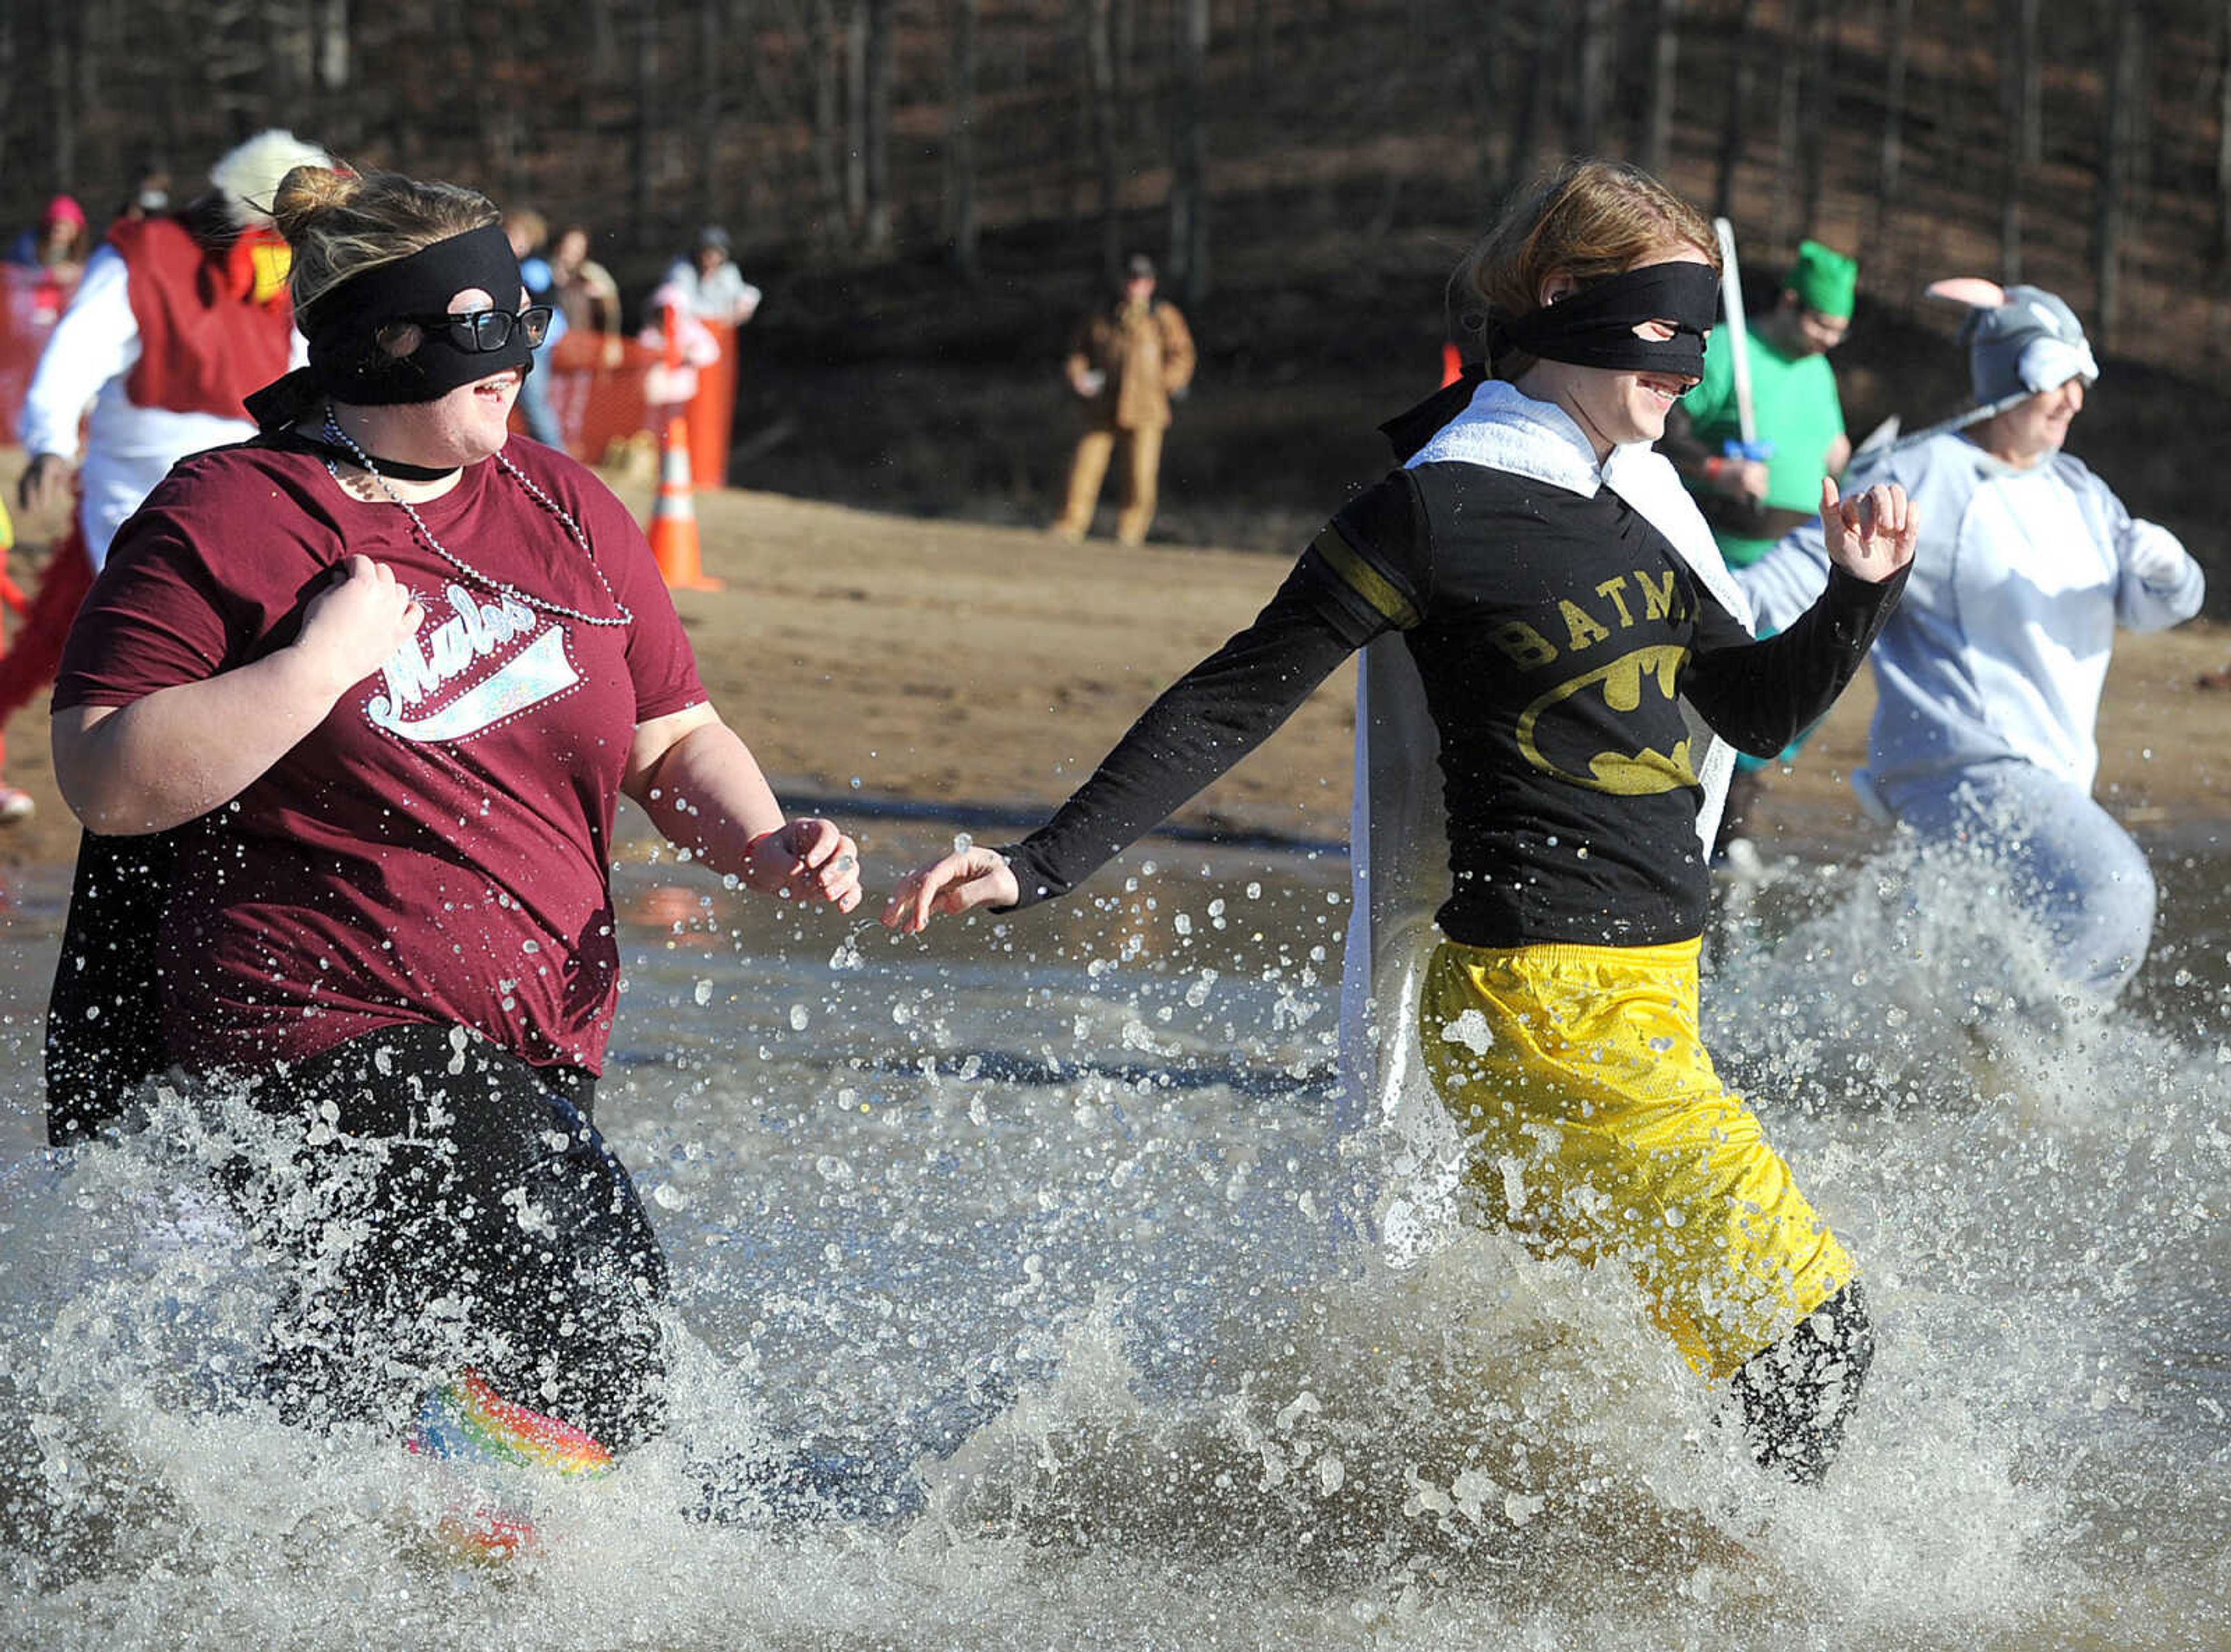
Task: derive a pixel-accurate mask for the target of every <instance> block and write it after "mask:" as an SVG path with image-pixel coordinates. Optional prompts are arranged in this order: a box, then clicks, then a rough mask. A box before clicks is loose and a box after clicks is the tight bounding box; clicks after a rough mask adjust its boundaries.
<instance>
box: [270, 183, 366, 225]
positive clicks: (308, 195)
mask: <svg viewBox="0 0 2231 1652" xmlns="http://www.w3.org/2000/svg"><path fill="white" fill-rule="evenodd" d="M363 187H364V180H363V179H362V178H361V177H358V176H357V175H356V174H355V173H354V172H350V171H341V170H340V169H339V168H336V167H331V166H297V167H294V168H293V169H292V170H290V171H288V174H287V176H286V177H282V178H281V179H280V180H279V187H278V188H277V189H276V190H274V191H273V192H272V196H271V221H272V223H274V224H275V225H277V226H278V229H279V233H280V234H281V235H282V236H285V237H286V238H287V239H288V242H294V241H296V240H298V239H300V237H301V232H302V231H303V230H304V229H307V227H308V226H309V225H310V224H312V223H315V222H316V220H317V219H318V218H319V217H320V216H323V215H324V214H326V213H327V212H331V211H333V210H334V209H335V208H337V207H343V206H346V205H347V204H348V203H350V202H351V201H352V200H354V199H355V198H356V196H357V192H358V191H359V190H361V189H363Z"/></svg>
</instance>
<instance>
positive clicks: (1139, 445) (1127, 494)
mask: <svg viewBox="0 0 2231 1652" xmlns="http://www.w3.org/2000/svg"><path fill="white" fill-rule="evenodd" d="M1117 442H1122V444H1123V450H1124V458H1125V465H1124V477H1123V504H1122V509H1121V510H1119V511H1118V512H1117V513H1116V516H1115V537H1116V538H1117V539H1120V540H1122V542H1123V543H1124V544H1125V545H1144V544H1145V543H1146V542H1147V528H1148V525H1149V524H1150V523H1152V522H1153V521H1154V489H1155V484H1156V481H1157V479H1158V477H1159V475H1160V474H1161V468H1162V431H1161V426H1160V425H1155V426H1154V427H1153V428H1151V429H1138V430H1115V429H1108V430H1100V429H1094V430H1087V431H1086V432H1085V433H1084V435H1083V437H1081V438H1080V439H1079V440H1078V442H1077V456H1076V457H1075V458H1074V459H1073V460H1071V461H1070V467H1069V501H1068V503H1067V504H1066V505H1065V506H1064V507H1063V508H1062V513H1061V519H1060V520H1059V521H1057V522H1056V523H1055V524H1054V532H1057V533H1066V534H1068V535H1069V536H1070V537H1071V538H1072V539H1083V537H1084V536H1085V534H1086V533H1087V532H1090V530H1091V527H1092V512H1093V508H1094V507H1096V506H1097V505H1098V504H1099V503H1100V484H1101V483H1102V482H1103V481H1105V480H1106V479H1107V475H1108V461H1109V459H1110V458H1111V457H1113V456H1114V455H1115V444H1116V443H1117Z"/></svg>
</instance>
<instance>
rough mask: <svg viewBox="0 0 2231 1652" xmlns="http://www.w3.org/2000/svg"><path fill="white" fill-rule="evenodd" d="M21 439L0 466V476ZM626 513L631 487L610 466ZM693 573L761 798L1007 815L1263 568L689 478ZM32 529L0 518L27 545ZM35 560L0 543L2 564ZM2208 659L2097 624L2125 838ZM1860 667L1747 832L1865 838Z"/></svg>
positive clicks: (42, 776) (37, 740)
mask: <svg viewBox="0 0 2231 1652" xmlns="http://www.w3.org/2000/svg"><path fill="white" fill-rule="evenodd" d="M21 462H22V461H21V455H15V454H10V455H7V456H6V461H5V462H0V476H4V477H5V478H6V479H7V480H8V482H9V485H10V493H12V492H13V487H12V478H13V474H14V473H15V471H16V469H18V468H20V465H21ZM618 489H619V491H620V493H621V494H622V496H623V497H624V498H625V499H627V500H628V501H629V503H630V505H631V506H633V507H636V508H637V510H638V512H641V511H643V510H644V509H645V508H647V507H648V504H649V496H648V491H647V489H646V488H645V487H643V485H642V484H641V483H639V482H631V481H626V480H620V481H618ZM697 512H698V519H699V523H700V529H701V534H702V540H703V546H704V549H703V559H704V565H705V569H706V571H707V572H708V574H710V575H712V576H714V577H715V578H719V579H721V580H723V581H724V582H725V586H724V588H723V589H721V590H717V591H682V592H679V593H677V597H676V605H677V607H678V608H679V609H680V610H681V613H682V619H683V621H684V623H686V624H687V626H688V628H689V635H690V636H691V638H692V640H693V641H694V642H695V646H696V649H697V655H698V661H699V665H700V668H701V669H702V672H703V674H704V679H705V681H706V684H707V687H708V688H709V689H710V691H711V692H712V694H713V696H714V699H715V703H716V704H718V705H719V706H720V707H721V709H722V711H723V712H724V713H726V714H727V717H728V719H729V720H730V721H731V722H733V723H734V724H735V726H737V727H738V728H739V729H740V730H741V731H742V732H743V733H744V735H745V738H746V739H747V740H748V741H749V742H750V743H751V745H752V746H753V750H754V751H755V752H757V753H758V754H759V757H760V762H761V764H762V765H764V766H765V768H766V771H767V772H768V773H769V775H770V776H771V777H773V778H774V779H775V781H776V783H777V785H778V787H779V789H780V790H782V791H785V792H786V794H789V795H793V796H798V797H813V798H818V799H831V800H836V801H837V802H838V803H840V805H841V800H842V799H844V798H845V797H857V801H858V803H859V805H860V810H859V813H860V816H861V817H862V818H863V819H864V818H867V817H869V816H871V815H872V814H873V812H874V811H875V810H876V807H877V806H878V805H881V804H885V803H903V804H920V803H928V804H947V805H954V806H957V807H959V808H960V809H963V810H992V811H999V810H1028V809H1030V808H1031V807H1032V806H1035V805H1041V804H1048V803H1055V802H1057V801H1058V800H1059V799H1060V798H1062V797H1064V796H1066V795H1067V793H1068V791H1070V788H1071V787H1072V786H1074V785H1075V784H1077V782H1078V781H1080V780H1081V779H1083V778H1084V777H1085V776H1086V775H1087V774H1089V773H1090V771H1091V768H1092V765H1094V764H1095V763H1096V762H1097V760H1098V759H1099V758H1100V756H1101V754H1102V753H1103V752H1104V751H1105V750H1106V749H1107V747H1108V745H1109V744H1110V743H1111V742H1112V741H1113V740H1115V739H1116V737H1117V736H1119V735H1120V734H1121V733H1122V731H1123V730H1124V728H1125V727H1126V726H1128V724H1129V722H1130V720H1131V719H1132V718H1133V717H1135V715H1136V714H1137V713H1138V712H1139V711H1140V710H1141V707H1144V706H1145V705H1146V703H1147V702H1148V700H1150V699H1152V697H1153V696H1154V694H1155V692H1156V691H1157V690H1158V689H1160V688H1161V687H1162V686H1163V685H1165V684H1166V683H1167V682H1168V681H1170V680H1171V679H1172V678H1174V676H1176V675H1177V674H1179V673H1180V672H1181V671H1183V670H1184V669H1185V668H1187V666H1189V665H1191V664H1192V663H1193V661H1196V660H1197V659H1199V658H1200V656H1201V655H1204V654H1206V652H1208V651H1209V650H1210V649H1213V648H1214V647H1215V646H1216V645H1217V644H1218V643H1219V642H1221V641H1222V640H1223V639H1224V638H1225V636H1228V635H1230V634H1231V632H1232V631H1233V630H1234V629H1237V628H1238V627H1239V626H1241V625H1243V624H1245V623H1246V621H1247V620H1248V619H1249V618H1250V617H1251V616H1252V615H1253V613H1254V612H1255V610H1256V609H1257V608H1258V607H1259V606H1260V605H1261V603H1263V602H1264V600H1265V599H1266V598H1267V597H1269V595H1270V594H1271V591H1272V590H1274V589H1275V588H1276V586H1277V583H1278V580H1279V579H1280V578H1281V577H1282V575H1283V572H1284V565H1283V564H1282V562H1281V561H1280V559H1279V558H1276V557H1271V556H1265V555H1262V554H1259V553H1252V552H1230V551H1216V550H1203V549H1198V548H1193V547H1184V548H1177V547H1167V548H1165V547H1158V546H1154V545H1149V546H1147V547H1145V548H1143V549H1135V550H1134V549H1125V548H1123V547H1122V546H1120V545H1115V544H1114V543H1112V542H1111V541H1108V540H1104V539H1094V540H1090V541H1088V542H1087V543H1085V544H1083V545H1067V544H1064V543H1062V542H1061V541H1058V540H1057V539H1051V538H1050V537H1048V536H1046V535H1044V534H1042V533H1038V532H1029V531H1025V530H1018V529H1014V528H1002V527H990V526H979V525H974V524H970V523H963V522H953V521H928V520H918V519H909V518H902V517H893V516H885V515H879V514H875V513H869V512H864V511H857V510H851V509H847V508H844V507H838V506H833V505H826V504H818V503H811V502H806V501H801V500H792V499H786V498H782V497H779V496H777V495H774V494H760V493H753V492H750V491H747V490H738V489H725V490H720V491H717V492H707V493H704V494H700V495H699V497H698V500H697ZM50 528H51V525H49V524H45V523H41V522H36V521H21V522H19V523H18V533H19V538H20V539H21V540H22V541H23V543H24V544H25V545H27V546H29V547H32V548H33V549H34V550H36V548H37V547H40V546H42V545H43V543H44V541H45V539H46V537H47V534H48V532H49V531H50ZM14 566H15V573H16V579H17V580H18V582H19V583H22V582H25V581H28V580H29V578H32V577H34V574H35V571H36V558H35V557H32V556H28V555H25V554H23V553H21V552H19V554H18V556H17V557H16V561H15V565H14ZM2227 659H2231V629H2226V628H2223V627H2221V626H2210V625H2204V624H2197V623H2195V624H2192V625H2188V626H2185V627H2183V628H2180V629H2177V630H2176V631H2172V632H2169V633H2165V634H2163V635H2159V636H2146V637H2136V636H2124V637H2123V638H2122V639H2120V641H2119V642H2118V648H2117V650H2116V655H2115V663H2114V668H2113V671H2112V673H2111V676H2110V678H2109V682H2108V689H2107V698H2106V704H2105V710H2104V713H2103V715H2102V720H2101V722H2102V726H2101V744H2102V746H2103V749H2104V752H2105V758H2104V761H2103V764H2102V766H2101V772H2100V779H2099V796H2100V797H2101V799H2102V800H2103V801H2104V802H2105V804H2106V806H2107V807H2108V808H2109V809H2110V810H2112V811H2113V812H2115V813H2116V814H2117V815H2118V816H2120V817H2121V818H2123V819H2124V821H2125V822H2126V823H2130V824H2131V825H2132V826H2134V827H2136V828H2137V829H2140V830H2141V831H2145V830H2149V829H2170V828H2176V827H2183V826H2188V825H2195V824H2198V823H2202V822H2205V821H2208V820H2211V819H2214V818H2216V817H2219V816H2222V815H2223V814H2224V813H2225V812H2226V810H2227V805H2231V742H2227V740H2226V739H2225V737H2224V735H2225V730H2226V727H2227V725H2231V694H2221V693H2207V692H2202V691H2200V690H2197V689H2195V687H2193V680H2194V678H2195V676H2196V675H2197V674H2200V673H2201V672H2202V671H2206V670H2210V669H2213V668H2216V667H2219V666H2221V665H2222V664H2224V663H2225V661H2226V660H2227ZM1871 709H1872V691H1871V688H1870V687H1869V685H1868V683H1867V681H1866V679H1865V678H1862V680H1861V681H1860V682H1859V684H1858V685H1857V686H1855V687H1854V688H1853V691H1852V692H1851V693H1849V694H1846V696H1845V698H1844V700H1843V701H1842V702H1841V703H1840V705H1839V706H1838V707H1837V708H1836V710H1835V712H1834V713H1833V715H1832V716H1831V717H1830V719H1829V720H1828V722H1827V726H1826V727H1825V728H1823V729H1822V730H1821V731H1820V733H1819V734H1818V735H1817V736H1816V737H1815V738H1814V741H1813V743H1812V744H1811V745H1810V746H1808V747H1807V752H1806V754H1805V758H1804V760H1803V761H1802V762H1801V764H1800V765H1799V766H1798V767H1797V769H1796V771H1795V772H1793V773H1790V774H1787V775H1782V776H1777V777H1776V778H1775V780H1774V783H1773V785H1772V788H1771V790H1770V791H1769V794H1768V797H1767V801H1766V803H1764V804H1763V805H1762V808H1761V810H1760V813H1759V819H1758V826H1759V832H1760V836H1762V838H1763V839H1765V840H1766V841H1767V842H1769V845H1771V844H1774V843H1776V842H1779V843H1782V844H1784V845H1786V846H1788V847H1793V848H1795V847H1798V846H1823V847H1827V848H1829V849H1841V848H1846V847H1850V846H1853V845H1856V844H1858V843H1859V842H1864V841H1865V840H1866V838H1867V837H1869V836H1872V834H1873V831H1874V829H1873V828H1872V827H1871V826H1869V825H1868V824H1867V823H1866V822H1865V821H1864V820H1862V819H1860V818H1859V815H1858V811H1857V810H1856V807H1855V805H1854V804H1853V801H1852V797H1851V792H1850V790H1849V788H1848V787H1847V786H1846V784H1845V780H1844V777H1845V775H1846V773H1847V772H1848V771H1849V770H1850V768H1851V767H1852V765H1854V764H1855V763H1857V762H1859V760H1860V758H1861V757H1862V755H1863V753H1864V750H1865V741H1866V724H1867V718H1868V716H1869V714H1870V712H1871ZM1354 720H1355V688H1354V674H1353V673H1352V672H1350V671H1348V670H1342V672H1340V673H1338V674H1335V677H1334V679H1333V680H1332V681H1330V682H1329V683H1328V684H1327V685H1326V686H1325V687H1324V688H1323V689H1322V690H1321V691H1320V692H1319V693H1318V694H1316V696H1315V697H1314V698H1313V699H1312V700H1310V702H1309V703H1308V704H1307V705H1306V706H1304V707H1303V709H1302V711H1301V712H1300V713H1299V714H1298V715H1297V716H1296V718H1295V719H1294V720H1293V721H1292V722H1291V723H1290V725H1289V726H1287V727H1286V728H1285V729H1284V730H1282V731H1281V732H1279V734H1278V735H1277V737H1276V738H1275V739H1272V740H1271V742H1270V744H1269V745H1266V746H1265V747H1264V749H1263V750H1262V751H1260V752H1257V753H1256V754H1255V755H1254V756H1253V757H1251V758H1249V759H1248V760H1247V761H1246V762H1245V764H1243V765H1240V767H1239V768H1238V770H1236V771H1234V772H1233V773H1232V775H1231V776H1229V777H1227V778H1225V780H1224V781H1223V782H1221V783H1220V784H1219V785H1217V786H1216V787H1214V788H1213V789H1212V790H1211V791H1209V792H1208V793H1206V795H1205V796H1204V797H1202V798H1201V799H1200V801H1198V802H1197V803H1195V804H1194V805H1193V808H1192V809H1191V810H1188V811H1187V815H1186V816H1184V818H1186V819H1187V821H1188V822H1189V823H1193V824H1196V825H1203V826H1214V827H1219V828H1224V829H1237V830H1243V831H1249V832H1262V833H1271V834H1277V835H1281V836H1294V837H1298V838H1303V839H1310V840H1318V841H1323V840H1338V839H1341V838H1342V837H1344V836H1345V834H1346V831H1347V824H1348V796H1349V784H1350V771H1349V765H1350V749H1349V748H1350V737H1351V731H1352V729H1353V727H1354ZM7 735H8V754H9V762H8V778H10V781H11V782H12V783H13V784H16V785H19V786H22V787H23V788H24V789H25V790H26V791H29V792H30V793H31V794H32V796H33V797H36V799H37V802H38V813H37V815H36V817H35V818H33V819H31V820H29V821H27V822H24V823H21V824H18V825H16V826H15V827H13V828H10V829H8V830H7V831H6V833H5V835H4V836H0V861H5V862H10V863H16V864H22V863H26V862H35V861H68V859H69V858H70V856H71V855H72V853H73V852H74V844H75V840H76V826H75V823H74V822H73V821H72V820H71V819H70V818H69V816H68V811H67V810H65V809H64V807H63V805H62V803H61V797H60V796H59V795H58V794H57V793H56V791H55V784H54V773H53V769H52V765H51V764H50V762H49V759H48V741H47V720H46V706H45V702H44V700H43V699H42V700H39V701H37V702H35V703H34V704H33V705H32V706H31V707H29V708H27V709H26V710H25V711H24V712H23V713H22V714H21V715H19V716H18V717H17V718H16V720H15V721H14V723H13V724H11V725H10V727H9V729H8V730H7Z"/></svg>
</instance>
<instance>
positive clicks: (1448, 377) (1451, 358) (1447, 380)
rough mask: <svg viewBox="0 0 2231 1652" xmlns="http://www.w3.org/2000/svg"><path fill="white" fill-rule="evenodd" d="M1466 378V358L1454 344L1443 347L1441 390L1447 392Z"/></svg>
mask: <svg viewBox="0 0 2231 1652" xmlns="http://www.w3.org/2000/svg"><path fill="white" fill-rule="evenodd" d="M1463 377H1464V356H1463V354H1462V352H1459V351H1458V349H1457V347H1456V346H1455V345H1452V344H1445V345H1442V346H1441V388H1442V389H1443V390H1446V389H1447V388H1448V387H1449V386H1450V385H1452V384H1455V383H1456V382H1457V380H1458V379H1459V378H1463Z"/></svg>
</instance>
